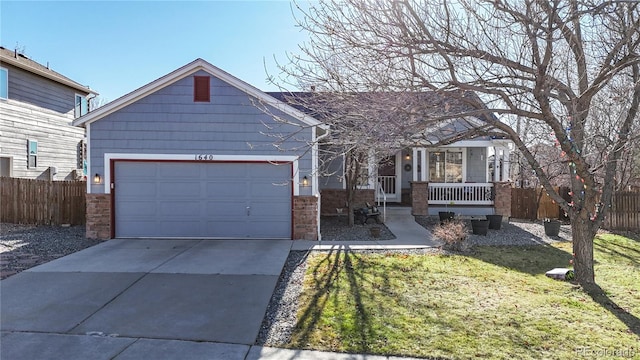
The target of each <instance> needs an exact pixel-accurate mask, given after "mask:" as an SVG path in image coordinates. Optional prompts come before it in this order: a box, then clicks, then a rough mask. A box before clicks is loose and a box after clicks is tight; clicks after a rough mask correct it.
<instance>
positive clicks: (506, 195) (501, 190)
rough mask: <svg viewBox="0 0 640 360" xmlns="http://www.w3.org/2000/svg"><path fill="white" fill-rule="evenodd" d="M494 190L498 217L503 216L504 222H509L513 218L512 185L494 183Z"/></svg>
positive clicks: (495, 208)
mask: <svg viewBox="0 0 640 360" xmlns="http://www.w3.org/2000/svg"><path fill="white" fill-rule="evenodd" d="M493 190H494V192H495V199H494V200H493V204H494V205H493V206H494V211H495V214H496V215H502V221H503V222H508V221H509V217H511V183H510V182H494V183H493Z"/></svg>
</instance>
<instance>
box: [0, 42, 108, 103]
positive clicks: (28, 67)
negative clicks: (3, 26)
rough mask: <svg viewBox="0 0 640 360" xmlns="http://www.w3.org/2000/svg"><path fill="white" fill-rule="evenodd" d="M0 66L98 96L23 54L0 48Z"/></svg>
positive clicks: (87, 88) (86, 87)
mask: <svg viewBox="0 0 640 360" xmlns="http://www.w3.org/2000/svg"><path fill="white" fill-rule="evenodd" d="M0 64H9V65H12V66H15V67H17V68H20V69H22V70H25V71H28V72H30V73H33V74H36V75H39V76H42V77H44V78H47V79H49V80H53V81H55V82H57V83H60V84H62V85H66V86H68V87H70V88H72V89H74V90H78V91H79V92H82V93H84V94H94V95H98V93H97V92H95V91H94V90H91V89H90V88H89V87H88V86H84V85H82V84H80V83H77V82H75V81H73V80H71V79H69V78H68V77H66V76H64V75H62V74H60V73H57V72H55V71H53V70H51V69H49V68H48V67H47V66H43V65H41V64H39V63H37V62H35V61H33V60H31V59H29V58H28V57H26V56H25V55H23V54H20V53H19V52H18V51H16V50H9V49H5V48H4V47H2V46H0Z"/></svg>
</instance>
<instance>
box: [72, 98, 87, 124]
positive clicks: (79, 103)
mask: <svg viewBox="0 0 640 360" xmlns="http://www.w3.org/2000/svg"><path fill="white" fill-rule="evenodd" d="M74 104H75V105H74V108H73V116H74V117H75V118H79V117H80V116H82V115H85V114H86V113H88V112H89V101H88V100H87V98H86V97H84V96H83V95H80V94H76V98H75V102H74Z"/></svg>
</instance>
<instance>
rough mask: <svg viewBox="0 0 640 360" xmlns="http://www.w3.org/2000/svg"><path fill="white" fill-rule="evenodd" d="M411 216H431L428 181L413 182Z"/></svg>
mask: <svg viewBox="0 0 640 360" xmlns="http://www.w3.org/2000/svg"><path fill="white" fill-rule="evenodd" d="M411 214H412V215H414V216H427V215H429V183H428V182H426V181H412V182H411Z"/></svg>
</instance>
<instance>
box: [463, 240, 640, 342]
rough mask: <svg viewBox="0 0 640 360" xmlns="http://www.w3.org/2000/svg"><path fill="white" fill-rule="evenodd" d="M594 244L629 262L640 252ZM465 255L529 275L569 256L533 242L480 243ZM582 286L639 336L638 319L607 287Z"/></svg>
mask: <svg viewBox="0 0 640 360" xmlns="http://www.w3.org/2000/svg"><path fill="white" fill-rule="evenodd" d="M530 236H533V235H530ZM594 248H595V249H596V250H597V251H600V252H602V253H607V254H609V255H611V256H616V257H620V258H624V259H626V260H627V261H629V262H630V265H631V266H638V257H639V255H640V252H639V251H638V250H637V249H634V248H630V247H627V246H624V245H622V244H619V243H616V244H613V243H608V242H605V241H600V242H595V243H594ZM465 255H466V256H469V257H473V258H476V259H478V260H482V261H483V262H486V263H490V264H494V265H498V266H501V267H504V268H508V269H512V270H516V271H519V272H522V273H526V274H530V275H540V274H544V273H545V272H547V271H548V270H551V269H553V268H556V267H568V266H569V260H570V259H572V255H571V254H570V253H568V252H566V251H563V250H561V249H559V248H557V247H554V246H551V245H548V244H544V245H536V246H479V247H476V248H475V249H474V251H473V252H472V253H470V254H465ZM620 266H622V265H620ZM583 290H584V292H585V293H586V294H588V295H589V296H590V297H591V298H592V299H593V301H595V302H596V303H598V304H600V306H602V307H603V308H604V309H605V310H607V311H609V312H610V313H611V314H613V315H614V316H616V317H617V318H618V319H619V320H620V321H622V322H623V323H624V324H625V325H626V326H627V328H628V329H629V331H631V332H632V333H634V334H636V335H638V336H640V319H639V318H638V317H637V316H635V315H633V314H632V313H630V312H629V311H628V310H627V309H624V308H622V307H621V306H619V305H618V304H616V303H615V302H614V301H613V300H612V299H611V298H610V297H608V296H607V293H606V291H605V290H603V289H602V288H601V287H600V285H594V286H593V287H592V288H588V289H587V288H583Z"/></svg>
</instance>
